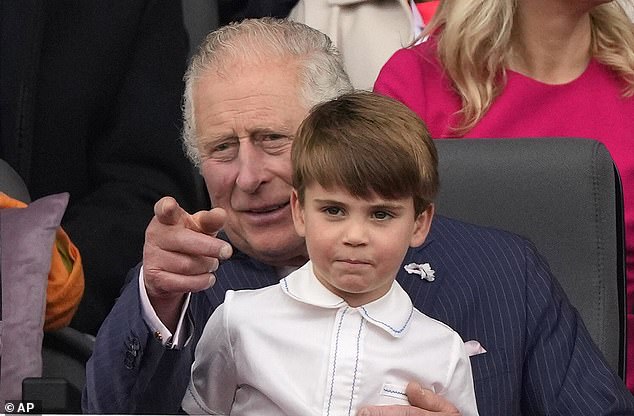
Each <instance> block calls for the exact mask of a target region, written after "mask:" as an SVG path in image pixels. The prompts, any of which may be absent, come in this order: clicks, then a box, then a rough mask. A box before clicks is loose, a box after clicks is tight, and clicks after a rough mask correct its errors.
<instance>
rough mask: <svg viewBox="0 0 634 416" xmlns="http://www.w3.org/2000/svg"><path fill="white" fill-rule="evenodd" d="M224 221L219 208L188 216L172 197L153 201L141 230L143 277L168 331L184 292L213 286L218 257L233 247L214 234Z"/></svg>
mask: <svg viewBox="0 0 634 416" xmlns="http://www.w3.org/2000/svg"><path fill="white" fill-rule="evenodd" d="M225 221H226V213H225V211H224V210H223V209H221V208H214V209H212V210H210V211H199V212H197V213H195V214H193V215H190V214H188V213H187V212H186V211H185V210H183V209H182V208H181V207H180V206H179V205H178V203H177V202H176V200H175V199H174V198H171V197H165V198H162V199H161V200H159V201H158V202H157V203H156V204H155V205H154V218H152V221H150V224H149V225H148V227H147V229H146V230H145V244H144V246H143V279H144V281H145V287H146V289H147V294H148V296H149V298H150V302H151V303H152V306H153V307H154V310H155V311H156V313H157V315H158V317H159V319H161V321H162V322H163V323H164V324H165V326H167V327H168V328H169V329H170V330H172V331H173V330H174V329H175V327H176V323H177V321H178V317H179V314H180V308H181V304H182V302H183V299H184V295H185V294H186V293H188V292H198V291H200V290H204V289H207V288H208V287H211V286H212V285H213V284H214V283H215V281H216V278H215V276H214V275H213V272H214V271H216V269H217V268H218V264H219V260H224V259H227V258H229V257H231V254H232V249H231V245H230V244H229V243H227V242H225V241H223V240H220V239H218V238H216V234H217V233H218V231H219V230H220V229H221V228H222V226H223V225H224V223H225Z"/></svg>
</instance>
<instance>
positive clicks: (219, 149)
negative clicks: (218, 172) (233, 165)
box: [205, 141, 238, 161]
mask: <svg viewBox="0 0 634 416" xmlns="http://www.w3.org/2000/svg"><path fill="white" fill-rule="evenodd" d="M205 153H206V155H207V157H208V158H209V159H214V160H220V161H226V160H232V159H234V158H235V157H236V155H237V154H238V143H237V142H233V141H228V142H222V143H216V144H213V145H210V146H209V147H208V148H207V151H206V152H205Z"/></svg>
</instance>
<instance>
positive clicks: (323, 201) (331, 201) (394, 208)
mask: <svg viewBox="0 0 634 416" xmlns="http://www.w3.org/2000/svg"><path fill="white" fill-rule="evenodd" d="M314 201H315V202H316V203H318V204H321V205H342V206H346V205H347V204H346V203H345V202H342V201H337V200H334V199H319V198H315V199H314ZM370 206H371V207H372V209H388V210H392V211H398V210H403V209H405V206H403V204H401V203H396V202H394V203H392V202H380V203H377V204H370Z"/></svg>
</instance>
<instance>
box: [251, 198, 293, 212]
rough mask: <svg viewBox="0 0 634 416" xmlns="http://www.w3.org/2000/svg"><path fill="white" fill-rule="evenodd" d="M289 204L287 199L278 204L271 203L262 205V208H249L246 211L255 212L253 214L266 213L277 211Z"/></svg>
mask: <svg viewBox="0 0 634 416" xmlns="http://www.w3.org/2000/svg"><path fill="white" fill-rule="evenodd" d="M288 204H289V202H288V201H287V202H284V203H282V204H278V205H270V206H267V207H262V208H252V209H248V210H245V211H244V212H248V213H253V214H266V213H269V212H273V211H277V210H278V209H282V208H284V207H286V206H287V205H288Z"/></svg>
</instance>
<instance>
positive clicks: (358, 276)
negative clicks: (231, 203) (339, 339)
mask: <svg viewBox="0 0 634 416" xmlns="http://www.w3.org/2000/svg"><path fill="white" fill-rule="evenodd" d="M291 206H292V211H293V221H294V223H295V229H296V230H297V233H298V234H299V235H301V236H304V237H305V238H306V247H307V248H308V255H309V257H310V259H311V261H312V262H313V269H314V272H315V275H316V277H317V279H319V281H320V282H321V283H322V284H323V285H324V286H326V287H327V288H328V289H330V291H332V292H333V293H335V294H336V295H338V296H340V297H341V298H342V299H344V300H345V301H346V302H347V303H348V304H349V305H350V306H353V307H356V306H360V305H364V304H366V303H369V302H372V301H373V300H376V299H378V298H380V297H381V296H383V295H384V294H386V293H387V292H388V290H389V289H390V287H391V285H392V282H393V281H394V278H395V277H396V273H397V272H398V269H399V267H400V265H401V263H402V261H403V258H404V257H405V253H406V251H407V249H408V247H410V246H411V247H416V246H419V245H421V244H422V243H423V242H424V241H425V238H426V237H427V233H428V232H429V227H430V224H431V218H432V215H433V212H434V208H433V205H430V206H429V207H428V208H427V209H426V210H425V211H424V212H423V213H422V214H420V215H419V216H418V217H417V218H415V217H414V201H413V199H412V197H407V198H402V199H383V198H381V197H379V196H378V195H376V194H373V196H372V197H371V198H370V199H368V200H365V199H359V198H356V197H354V196H352V195H351V194H350V193H348V192H347V191H346V190H343V189H341V188H334V189H331V190H326V189H324V188H323V187H322V186H321V185H319V184H318V183H312V184H310V185H309V186H308V187H306V190H305V194H304V204H303V205H302V204H300V202H299V200H298V198H297V194H296V192H295V191H293V195H292V197H291Z"/></svg>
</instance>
